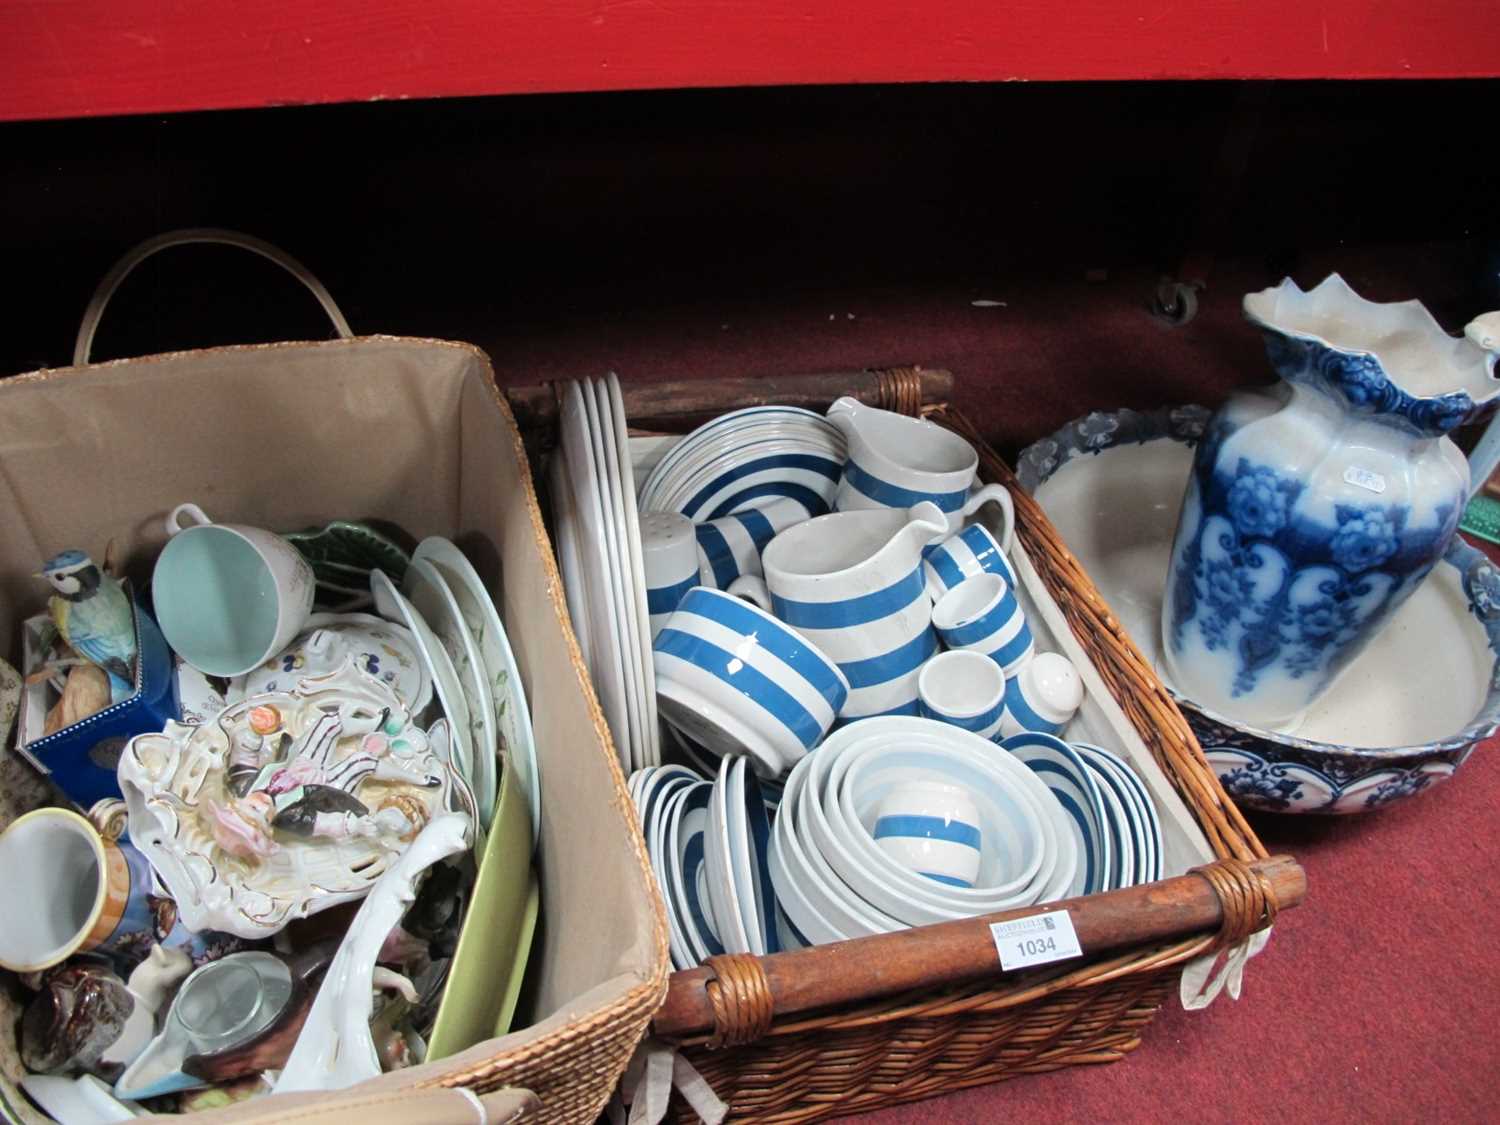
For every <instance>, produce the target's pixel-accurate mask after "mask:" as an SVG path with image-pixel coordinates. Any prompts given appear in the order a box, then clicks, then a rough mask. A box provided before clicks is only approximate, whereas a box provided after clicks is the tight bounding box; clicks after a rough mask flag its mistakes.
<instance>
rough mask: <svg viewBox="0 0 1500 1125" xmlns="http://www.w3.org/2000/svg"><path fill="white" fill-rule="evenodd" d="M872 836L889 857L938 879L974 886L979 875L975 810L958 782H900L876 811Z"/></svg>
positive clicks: (977, 816) (954, 884)
mask: <svg viewBox="0 0 1500 1125" xmlns="http://www.w3.org/2000/svg"><path fill="white" fill-rule="evenodd" d="M871 835H873V836H874V837H875V842H876V844H877V845H879V847H880V848H881V849H882V850H883V851H885V852H886V854H888V855H889V856H890V857H891V858H892V859H894V860H896V861H897V862H898V863H900V864H902V865H904V866H906V867H909V868H910V869H911V870H913V871H915V872H917V873H918V874H921V875H925V876H927V877H928V878H929V879H935V880H937V881H938V882H939V883H947V884H949V885H950V886H955V887H972V886H973V885H974V880H975V878H976V877H977V876H978V875H979V858H980V856H979V848H980V843H981V841H980V833H979V809H978V808H977V807H976V806H975V804H974V800H973V798H972V797H970V796H969V795H968V794H967V793H966V792H964V791H963V789H961V788H960V787H959V786H957V785H953V784H950V783H948V782H944V781H916V782H913V783H911V784H910V785H907V786H903V787H902V788H901V789H899V790H897V791H896V792H894V793H892V794H891V795H890V796H889V797H887V798H886V799H885V800H883V801H882V802H881V803H880V805H879V807H878V808H877V809H876V810H875V826H874V829H873V831H872V832H871Z"/></svg>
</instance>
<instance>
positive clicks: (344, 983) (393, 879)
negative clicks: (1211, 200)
mask: <svg viewBox="0 0 1500 1125" xmlns="http://www.w3.org/2000/svg"><path fill="white" fill-rule="evenodd" d="M469 833H470V822H469V819H468V818H467V817H465V816H461V815H448V816H440V817H438V818H437V819H436V820H434V821H433V822H432V823H431V824H429V825H428V826H427V827H426V828H425V829H423V831H422V834H421V835H420V836H418V837H417V839H416V842H415V843H413V844H412V846H411V847H410V848H408V849H407V850H406V852H405V853H404V854H402V855H401V856H400V857H399V858H398V859H397V860H396V862H395V863H394V864H393V865H392V866H391V867H390V868H389V869H388V870H387V871H386V872H385V873H384V874H383V876H382V877H381V879H380V881H379V882H378V883H377V884H376V885H375V887H374V889H373V890H372V891H371V892H370V896H369V897H368V898H367V899H365V901H364V902H363V903H362V904H361V905H360V908H359V913H357V914H356V915H355V916H354V921H353V922H351V923H350V925H349V932H348V934H347V935H346V936H345V938H344V940H343V943H342V944H341V945H340V946H339V951H338V953H336V954H335V955H334V958H333V962H332V964H330V965H329V966H328V972H327V973H325V974H324V977H323V984H322V986H321V987H320V988H319V989H318V996H317V999H316V1000H314V1001H313V1006H312V1010H311V1011H310V1012H309V1013H308V1016H307V1022H306V1023H305V1024H303V1026H302V1033H301V1035H300V1036H298V1038H297V1045H296V1046H295V1047H294V1048H293V1049H292V1054H291V1057H290V1058H289V1059H288V1060H287V1063H286V1066H285V1068H283V1070H282V1072H281V1077H280V1078H279V1079H278V1080H277V1082H276V1092H277V1093H278V1094H284V1093H288V1092H295V1091H298V1090H342V1089H344V1088H345V1087H346V1086H352V1085H353V1084H354V1083H356V1082H360V1081H362V1080H364V1079H366V1078H374V1077H376V1076H377V1075H379V1074H380V1057H379V1055H378V1054H377V1052H376V1047H375V1042H374V1039H373V1038H372V1037H371V1035H370V1017H371V1015H372V1014H373V1009H374V993H375V989H376V988H377V987H379V986H380V985H381V984H383V983H396V982H394V981H390V980H389V979H387V980H385V981H377V978H376V965H375V958H376V957H377V956H378V955H379V953H380V950H381V947H382V945H384V943H385V941H386V938H387V936H388V935H389V934H390V932H391V930H392V929H393V928H394V927H395V926H396V924H397V923H398V922H400V921H401V919H402V916H403V915H405V913H406V911H407V908H408V907H409V906H411V904H412V903H413V902H414V901H415V900H416V897H417V883H418V880H419V879H420V877H421V876H422V874H423V873H424V872H425V871H426V870H427V869H428V868H429V867H431V866H432V865H433V864H435V863H437V862H438V861H440V860H442V859H445V858H447V857H448V856H450V855H454V854H456V853H457V852H461V851H463V850H464V848H465V847H467V846H468V842H469ZM408 987H409V986H408Z"/></svg>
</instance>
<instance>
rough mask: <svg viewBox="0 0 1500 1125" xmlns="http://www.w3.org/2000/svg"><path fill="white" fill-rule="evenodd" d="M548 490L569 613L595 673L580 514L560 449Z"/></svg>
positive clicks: (587, 664)
mask: <svg viewBox="0 0 1500 1125" xmlns="http://www.w3.org/2000/svg"><path fill="white" fill-rule="evenodd" d="M548 481H549V491H550V492H551V494H552V529H553V531H554V532H555V533H556V537H557V570H558V573H559V574H560V575H562V582H563V596H564V598H565V599H566V600H567V603H568V617H569V619H570V624H571V625H572V626H573V636H574V637H576V638H577V640H578V652H579V654H580V655H581V656H582V657H583V666H584V667H585V668H587V669H589V673H590V675H592V674H593V668H594V653H593V649H592V648H591V647H590V639H591V638H590V635H589V628H588V623H589V621H590V619H591V618H590V614H589V597H588V595H589V590H588V579H587V577H586V576H585V575H584V570H583V564H582V563H581V562H580V561H579V559H578V542H577V534H578V516H577V513H576V512H575V511H574V508H573V478H572V476H571V475H570V474H569V472H568V459H567V458H566V457H565V456H563V453H562V451H561V450H558V451H557V452H555V453H554V454H553V455H552V458H551V461H550V464H549V466H548Z"/></svg>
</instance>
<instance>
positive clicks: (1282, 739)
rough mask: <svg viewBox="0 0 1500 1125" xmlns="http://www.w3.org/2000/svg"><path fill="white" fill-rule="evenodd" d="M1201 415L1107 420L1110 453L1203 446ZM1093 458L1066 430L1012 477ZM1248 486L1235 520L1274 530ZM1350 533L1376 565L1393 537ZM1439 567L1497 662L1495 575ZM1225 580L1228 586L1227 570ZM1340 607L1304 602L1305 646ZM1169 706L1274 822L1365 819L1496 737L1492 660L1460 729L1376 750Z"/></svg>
mask: <svg viewBox="0 0 1500 1125" xmlns="http://www.w3.org/2000/svg"><path fill="white" fill-rule="evenodd" d="M1210 415H1211V412H1210V411H1208V410H1207V409H1206V408H1204V407H1201V406H1180V407H1174V408H1172V409H1170V410H1158V411H1152V412H1150V413H1139V412H1136V411H1131V410H1122V411H1119V412H1118V413H1117V414H1116V415H1115V417H1117V418H1118V419H1119V420H1120V425H1119V427H1118V428H1117V429H1116V430H1115V431H1114V438H1115V440H1114V442H1113V443H1112V444H1114V445H1123V444H1127V443H1134V444H1140V443H1144V442H1147V441H1158V440H1175V441H1178V442H1180V443H1182V444H1186V445H1194V444H1197V443H1198V442H1199V441H1200V440H1203V439H1204V435H1205V433H1206V432H1207V431H1208V428H1209V427H1208V422H1209V419H1210ZM1223 436H1224V431H1222V430H1221V431H1220V432H1218V433H1215V434H1211V435H1209V437H1208V438H1207V440H1208V441H1210V442H1214V443H1215V444H1218V443H1220V442H1222V439H1223ZM1101 451H1102V450H1101V449H1100V448H1098V447H1094V448H1090V447H1088V446H1087V445H1085V444H1084V442H1083V441H1082V440H1081V439H1080V431H1079V426H1078V423H1076V422H1075V423H1070V424H1069V425H1068V426H1065V427H1064V428H1063V429H1062V430H1059V431H1058V432H1057V433H1056V434H1053V435H1051V436H1050V437H1047V438H1043V439H1041V440H1040V441H1038V442H1035V443H1033V444H1032V445H1030V446H1028V447H1027V448H1026V449H1025V450H1023V451H1022V452H1021V455H1020V457H1019V458H1018V460H1017V466H1016V473H1017V476H1018V478H1019V479H1020V482H1021V484H1022V486H1023V487H1025V488H1026V489H1027V490H1028V491H1033V492H1034V491H1035V490H1036V488H1037V487H1038V486H1039V485H1040V484H1042V483H1043V482H1044V481H1046V480H1047V479H1048V478H1050V477H1051V476H1052V475H1053V474H1054V473H1055V472H1057V470H1058V469H1059V468H1060V467H1061V466H1062V465H1065V464H1067V463H1068V462H1069V461H1072V460H1075V459H1078V458H1082V457H1088V456H1091V455H1096V454H1098V453H1099V452H1101ZM1255 480H1256V485H1263V484H1269V481H1266V480H1265V479H1264V478H1255ZM1256 485H1247V486H1246V489H1245V491H1244V493H1242V497H1243V498H1242V499H1241V501H1240V506H1241V519H1242V520H1243V521H1246V522H1247V525H1252V526H1270V525H1271V524H1273V523H1275V522H1276V513H1277V512H1278V511H1279V510H1280V509H1279V506H1278V505H1277V503H1276V501H1275V500H1274V499H1271V498H1270V497H1269V495H1268V494H1267V493H1266V491H1265V490H1264V489H1263V488H1260V487H1257V486H1256ZM1231 522H1232V521H1231ZM1354 524H1355V520H1354V519H1352V518H1351V519H1348V520H1346V521H1344V524H1341V525H1340V527H1341V529H1342V528H1343V527H1345V526H1349V534H1348V538H1347V539H1346V541H1345V558H1346V559H1347V560H1355V559H1363V558H1374V557H1377V556H1379V555H1381V554H1382V553H1383V551H1384V542H1385V532H1387V531H1388V532H1390V533H1391V534H1392V535H1394V534H1395V533H1396V528H1395V525H1394V524H1392V523H1391V522H1390V521H1389V520H1383V521H1382V523H1381V525H1379V526H1376V525H1371V524H1368V523H1365V522H1363V520H1361V522H1360V523H1359V525H1358V527H1357V528H1356V527H1354V526H1350V525H1354ZM1361 537H1362V538H1361ZM1330 549H1331V541H1330ZM1388 557H1395V556H1394V555H1392V556H1388ZM1377 565H1378V564H1377ZM1441 565H1443V566H1451V567H1453V568H1454V569H1456V570H1457V571H1458V572H1459V573H1460V574H1461V575H1462V584H1463V589H1464V592H1465V593H1466V595H1467V596H1468V599H1469V610H1470V612H1471V613H1472V614H1473V615H1474V617H1475V619H1476V620H1477V621H1478V623H1479V624H1480V625H1481V626H1482V627H1483V628H1484V630H1485V634H1486V637H1487V639H1488V644H1489V648H1490V651H1491V652H1493V653H1495V654H1497V657H1500V569H1497V568H1496V567H1495V566H1494V565H1493V564H1492V563H1490V561H1489V560H1488V559H1487V558H1486V557H1485V556H1484V555H1483V554H1482V553H1481V552H1479V551H1478V550H1476V549H1475V548H1473V547H1471V546H1470V545H1469V544H1467V543H1466V542H1464V541H1463V540H1462V539H1461V538H1454V539H1453V540H1452V541H1451V542H1450V543H1449V545H1448V548H1447V550H1446V552H1445V553H1444V555H1443V558H1442V561H1441ZM1368 569H1369V568H1366V572H1367V571H1368ZM1225 573H1226V574H1227V576H1228V577H1230V579H1231V580H1233V570H1232V568H1229V569H1228V570H1227V571H1226V572H1225ZM1216 588H1217V591H1218V593H1219V594H1220V595H1221V596H1222V595H1226V594H1229V593H1231V592H1233V591H1234V590H1237V589H1240V588H1242V587H1239V586H1238V585H1229V584H1226V583H1225V580H1224V577H1220V579H1219V580H1218V586H1217V587H1216ZM1346 601H1347V599H1346ZM1340 606H1341V603H1340V602H1339V600H1338V599H1337V598H1336V597H1334V596H1333V592H1332V591H1329V592H1325V593H1323V594H1322V595H1321V596H1319V597H1318V598H1316V599H1311V600H1309V601H1308V602H1307V603H1306V604H1305V605H1302V606H1300V607H1299V609H1298V615H1299V622H1298V624H1299V627H1300V631H1301V632H1302V633H1303V634H1304V635H1306V636H1307V637H1309V638H1317V637H1321V636H1324V635H1333V634H1334V633H1336V631H1337V629H1338V628H1339V627H1340V620H1341V618H1340V613H1341V610H1340ZM1176 699H1177V702H1178V704H1179V705H1180V706H1181V707H1182V711H1183V714H1184V716H1185V717H1186V718H1187V720H1188V724H1189V726H1191V727H1192V728H1193V733H1194V735H1195V736H1196V737H1197V739H1198V742H1199V744H1200V745H1201V746H1202V747H1203V748H1204V752H1205V754H1206V756H1207V757H1208V760H1209V763H1210V764H1211V765H1212V766H1214V768H1215V770H1216V772H1217V773H1218V775H1219V780H1220V782H1221V783H1222V784H1223V785H1224V788H1225V790H1226V791H1227V792H1228V793H1229V795H1230V796H1231V797H1232V798H1233V799H1234V800H1235V801H1236V802H1237V803H1238V804H1241V805H1244V806H1245V807H1247V808H1254V809H1261V810H1265V811H1270V812H1282V813H1323V814H1342V813H1358V812H1369V811H1373V810H1376V809H1380V808H1385V807H1387V806H1389V805H1391V804H1394V803H1397V802H1400V801H1404V800H1406V799H1408V798H1410V797H1413V796H1415V795H1417V794H1419V793H1423V792H1426V791H1428V790H1429V789H1431V788H1432V787H1433V786H1435V785H1438V784H1440V783H1442V782H1444V781H1446V780H1447V779H1448V778H1449V777H1451V776H1452V775H1453V773H1454V771H1456V770H1457V769H1458V768H1459V767H1460V766H1461V765H1462V764H1463V763H1464V762H1465V761H1466V760H1467V759H1468V757H1469V755H1470V754H1471V753H1472V752H1473V750H1474V747H1475V746H1476V745H1477V744H1478V743H1479V742H1482V741H1484V740H1485V739H1487V738H1490V737H1492V736H1493V735H1494V734H1495V732H1496V731H1497V729H1500V659H1497V660H1496V661H1495V664H1494V666H1493V668H1492V672H1491V679H1490V691H1489V694H1488V696H1487V698H1486V699H1485V702H1484V704H1483V706H1482V707H1481V709H1480V711H1479V714H1478V715H1476V716H1475V717H1474V719H1473V721H1472V722H1471V723H1470V724H1469V725H1468V726H1467V727H1465V728H1464V729H1463V730H1460V731H1457V732H1455V733H1454V734H1453V735H1452V736H1450V737H1448V738H1444V739H1437V740H1434V741H1432V742H1429V743H1424V744H1420V745H1413V746H1403V747H1395V748H1391V749H1383V750H1369V749H1363V748H1360V747H1353V746H1341V745H1338V744H1336V743H1329V742H1320V741H1317V740H1314V739H1305V738H1297V737H1295V736H1293V735H1281V734H1275V733H1273V732H1269V731H1261V730H1257V729H1254V728H1248V727H1241V726H1236V725H1235V724H1233V723H1230V722H1229V721H1228V720H1225V719H1223V718H1221V717H1220V716H1216V715H1213V714H1212V713H1210V712H1207V711H1205V710H1203V709H1202V708H1200V707H1198V706H1197V705H1195V704H1194V703H1193V702H1192V701H1191V700H1187V699H1183V698H1182V697H1180V696H1178V697H1176Z"/></svg>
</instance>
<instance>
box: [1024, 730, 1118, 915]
mask: <svg viewBox="0 0 1500 1125" xmlns="http://www.w3.org/2000/svg"><path fill="white" fill-rule="evenodd" d="M1000 746H1001V748H1002V749H1005V750H1008V751H1009V752H1010V753H1011V754H1012V755H1013V756H1014V757H1016V758H1018V759H1019V760H1020V761H1022V762H1025V763H1026V765H1027V766H1028V767H1029V768H1030V769H1031V770H1032V772H1033V773H1035V774H1036V775H1037V776H1038V777H1040V778H1041V779H1042V781H1043V783H1044V784H1045V785H1046V786H1047V788H1048V789H1051V790H1052V794H1053V796H1055V797H1056V798H1057V800H1058V803H1059V804H1060V805H1062V807H1063V811H1064V812H1066V813H1067V814H1068V819H1069V820H1070V821H1071V822H1072V824H1071V828H1072V829H1073V834H1074V837H1075V838H1076V840H1077V842H1078V848H1079V856H1080V857H1081V859H1082V861H1083V862H1081V863H1079V865H1078V873H1077V874H1076V875H1075V876H1074V877H1073V885H1072V887H1071V888H1069V891H1068V895H1069V897H1070V898H1071V897H1073V896H1075V895H1091V894H1097V893H1098V892H1099V891H1103V890H1108V889H1109V885H1110V884H1109V880H1110V867H1111V866H1112V857H1111V854H1110V852H1111V849H1110V833H1109V830H1108V828H1107V827H1106V823H1105V815H1106V814H1105V811H1104V798H1103V796H1101V795H1100V793H1099V785H1098V783H1097V782H1096V781H1095V780H1094V777H1093V775H1092V774H1090V773H1089V769H1088V766H1086V765H1085V764H1084V761H1083V759H1082V758H1081V757H1080V756H1079V754H1078V751H1076V750H1074V749H1073V747H1071V746H1069V745H1068V744H1067V743H1066V742H1064V741H1062V739H1060V738H1056V737H1054V736H1053V735H1050V734H1040V733H1037V732H1035V731H1023V732H1022V733H1020V734H1017V735H1012V736H1011V737H1010V738H1007V739H1004V740H1002V741H1001V743H1000Z"/></svg>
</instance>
